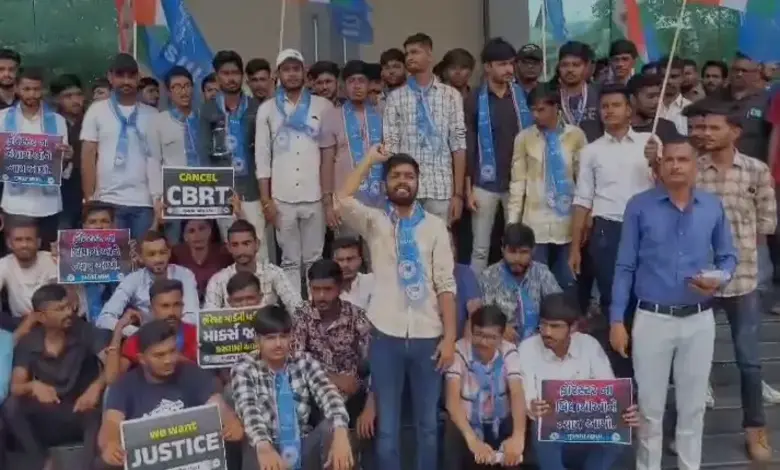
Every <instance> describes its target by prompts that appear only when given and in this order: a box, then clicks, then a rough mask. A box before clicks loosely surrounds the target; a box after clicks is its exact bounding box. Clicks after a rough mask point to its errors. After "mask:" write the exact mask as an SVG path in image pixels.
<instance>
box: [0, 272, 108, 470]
mask: <svg viewBox="0 0 780 470" xmlns="http://www.w3.org/2000/svg"><path fill="white" fill-rule="evenodd" d="M32 306H33V309H34V312H33V313H31V315H36V316H37V325H36V326H35V327H34V328H33V329H32V331H30V332H29V333H28V334H27V335H25V336H24V337H23V338H22V339H21V340H20V342H19V345H18V346H17V348H16V350H15V352H14V369H13V376H12V378H11V397H10V398H8V399H7V400H6V402H5V403H4V405H3V408H2V412H3V418H4V420H5V421H6V424H7V426H8V430H9V431H10V432H11V433H12V434H13V435H14V436H15V437H16V439H17V441H18V442H19V443H20V444H21V446H22V448H23V450H24V452H25V453H26V454H27V455H26V456H25V461H28V462H36V461H37V460H38V459H41V458H46V457H47V453H48V452H47V451H48V449H50V448H51V447H55V446H59V445H63V444H67V443H72V442H82V441H83V442H84V452H85V456H86V458H87V459H88V460H87V461H88V462H91V461H92V460H91V459H93V458H94V457H95V438H96V436H97V430H98V426H99V424H100V400H101V398H102V396H103V389H104V388H105V385H106V381H105V377H104V376H103V374H102V373H101V371H100V362H101V359H99V358H103V357H104V352H105V348H106V346H107V345H108V336H109V334H108V332H107V331H105V330H100V329H97V328H95V327H94V326H92V325H91V324H89V323H87V322H86V321H84V320H83V319H81V318H79V317H77V316H76V315H75V313H74V311H73V308H72V307H71V305H70V302H69V300H68V293H67V292H66V290H65V288H64V287H62V286H60V285H57V284H49V285H45V286H43V287H40V288H39V289H38V290H36V291H35V294H33V297H32ZM47 465H51V463H50V462H49V463H48V464H47ZM85 467H86V465H85Z"/></svg>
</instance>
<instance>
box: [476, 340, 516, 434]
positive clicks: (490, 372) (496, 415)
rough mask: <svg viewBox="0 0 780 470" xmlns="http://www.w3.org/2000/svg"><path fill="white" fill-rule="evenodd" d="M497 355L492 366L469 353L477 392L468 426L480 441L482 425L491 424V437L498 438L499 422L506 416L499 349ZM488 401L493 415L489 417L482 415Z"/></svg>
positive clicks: (501, 355)
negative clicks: (477, 385) (477, 387)
mask: <svg viewBox="0 0 780 470" xmlns="http://www.w3.org/2000/svg"><path fill="white" fill-rule="evenodd" d="M499 348H500V346H499ZM497 353H498V357H496V360H495V361H493V365H492V366H488V365H487V364H483V363H482V362H480V361H479V360H478V359H476V353H475V352H473V351H472V353H471V356H472V360H471V364H470V366H471V370H472V371H474V376H475V377H476V379H477V383H478V384H479V391H478V392H477V396H476V397H475V398H474V402H473V403H472V405H471V416H470V417H469V424H471V429H472V430H473V431H474V434H476V435H477V437H479V438H480V440H484V439H485V433H484V425H485V424H486V423H490V424H492V426H493V435H494V436H496V437H498V430H499V427H500V425H501V420H502V419H503V418H504V417H505V416H506V414H507V399H506V388H505V387H504V390H502V385H503V382H504V380H503V379H504V376H503V375H504V374H503V372H504V355H503V354H501V350H500V349H499V350H498V351H497ZM502 392H503V393H502ZM488 401H492V407H493V414H492V415H490V416H488V415H485V413H484V411H485V410H484V405H485V404H486V402H488Z"/></svg>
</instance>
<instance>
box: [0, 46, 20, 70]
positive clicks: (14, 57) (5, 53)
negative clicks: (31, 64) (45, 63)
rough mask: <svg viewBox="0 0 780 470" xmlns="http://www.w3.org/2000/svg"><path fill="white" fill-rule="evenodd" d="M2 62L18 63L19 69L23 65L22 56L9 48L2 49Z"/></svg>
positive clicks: (0, 54)
mask: <svg viewBox="0 0 780 470" xmlns="http://www.w3.org/2000/svg"><path fill="white" fill-rule="evenodd" d="M0 60H10V61H13V62H16V66H17V67H18V66H20V65H22V56H21V55H19V53H18V52H16V51H15V50H13V49H9V48H7V47H4V48H2V49H0Z"/></svg>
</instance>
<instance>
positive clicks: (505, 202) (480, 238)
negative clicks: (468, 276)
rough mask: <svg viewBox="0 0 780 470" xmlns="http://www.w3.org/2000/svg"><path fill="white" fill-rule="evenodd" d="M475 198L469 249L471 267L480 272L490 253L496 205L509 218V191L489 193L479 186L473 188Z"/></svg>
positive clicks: (506, 218)
mask: <svg viewBox="0 0 780 470" xmlns="http://www.w3.org/2000/svg"><path fill="white" fill-rule="evenodd" d="M474 196H475V197H476V199H477V211H476V212H472V214H471V234H472V237H473V247H472V249H471V267H472V268H474V270H475V271H476V272H481V271H482V270H483V269H485V268H486V267H487V264H488V255H489V254H490V236H491V235H492V234H493V223H494V222H495V221H496V212H497V211H498V205H499V204H501V207H503V210H504V220H509V214H508V213H507V210H508V209H509V193H491V192H490V191H487V190H484V189H482V188H479V187H475V188H474Z"/></svg>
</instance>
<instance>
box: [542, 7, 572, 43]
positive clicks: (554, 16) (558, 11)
mask: <svg viewBox="0 0 780 470" xmlns="http://www.w3.org/2000/svg"><path fill="white" fill-rule="evenodd" d="M542 8H546V9H547V22H548V24H549V25H550V32H551V33H552V35H553V38H555V41H557V42H566V41H568V40H569V31H568V29H567V28H566V17H565V16H564V15H563V0H544V5H542Z"/></svg>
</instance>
